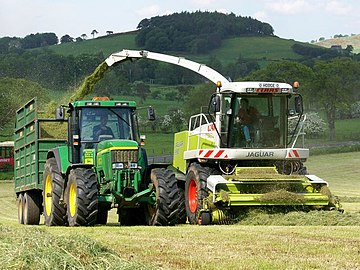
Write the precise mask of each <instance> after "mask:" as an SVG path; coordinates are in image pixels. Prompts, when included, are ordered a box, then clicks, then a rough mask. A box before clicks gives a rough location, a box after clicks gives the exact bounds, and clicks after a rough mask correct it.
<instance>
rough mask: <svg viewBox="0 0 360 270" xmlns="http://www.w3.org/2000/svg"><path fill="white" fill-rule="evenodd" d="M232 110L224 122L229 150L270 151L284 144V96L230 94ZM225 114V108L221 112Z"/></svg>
mask: <svg viewBox="0 0 360 270" xmlns="http://www.w3.org/2000/svg"><path fill="white" fill-rule="evenodd" d="M223 104H226V103H223ZM224 106H225V105H224ZM231 107H232V109H231V111H232V114H231V116H229V117H227V118H228V119H227V120H226V121H223V123H224V126H225V127H226V130H228V131H229V132H228V134H229V136H228V145H229V147H244V148H272V147H280V146H284V145H285V136H286V134H285V118H284V117H286V97H285V96H274V95H266V94H265V95H233V96H232V100H231ZM226 111H228V109H226V108H224V110H223V112H226Z"/></svg>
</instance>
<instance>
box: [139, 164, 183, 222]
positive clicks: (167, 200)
mask: <svg viewBox="0 0 360 270" xmlns="http://www.w3.org/2000/svg"><path fill="white" fill-rule="evenodd" d="M150 177H151V182H152V183H153V185H154V196H155V198H154V199H156V203H155V204H154V205H151V204H149V205H148V207H147V211H146V220H147V223H148V224H149V225H157V226H173V225H175V224H176V223H177V219H178V204H179V195H178V186H177V182H176V178H175V174H174V172H173V171H171V170H166V169H158V168H157V169H153V170H151V176H150Z"/></svg>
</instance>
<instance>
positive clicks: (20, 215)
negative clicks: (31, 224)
mask: <svg viewBox="0 0 360 270" xmlns="http://www.w3.org/2000/svg"><path fill="white" fill-rule="evenodd" d="M23 200H24V195H23V194H22V193H20V194H19V196H18V198H17V207H18V221H19V224H24V215H23V213H24V204H23Z"/></svg>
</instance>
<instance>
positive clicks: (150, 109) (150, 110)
mask: <svg viewBox="0 0 360 270" xmlns="http://www.w3.org/2000/svg"><path fill="white" fill-rule="evenodd" d="M147 113H148V120H149V121H154V120H155V110H154V108H153V107H151V106H149V107H148V108H147Z"/></svg>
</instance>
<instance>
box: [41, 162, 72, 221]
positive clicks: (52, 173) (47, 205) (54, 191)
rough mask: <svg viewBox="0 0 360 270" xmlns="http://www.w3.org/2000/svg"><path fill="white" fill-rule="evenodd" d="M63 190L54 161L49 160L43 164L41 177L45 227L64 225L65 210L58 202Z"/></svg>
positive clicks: (62, 181) (60, 177)
mask: <svg viewBox="0 0 360 270" xmlns="http://www.w3.org/2000/svg"><path fill="white" fill-rule="evenodd" d="M63 189H64V179H63V178H62V176H61V173H60V170H59V168H58V166H57V163H56V160H55V158H49V159H48V160H47V161H46V163H45V168H44V175H43V208H44V218H45V224H46V225H47V226H62V225H66V222H67V221H66V209H65V207H64V204H63V203H62V202H61V201H60V198H61V195H62V193H63Z"/></svg>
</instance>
